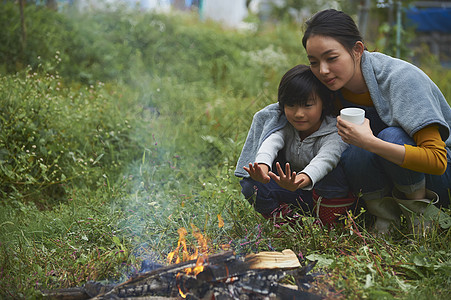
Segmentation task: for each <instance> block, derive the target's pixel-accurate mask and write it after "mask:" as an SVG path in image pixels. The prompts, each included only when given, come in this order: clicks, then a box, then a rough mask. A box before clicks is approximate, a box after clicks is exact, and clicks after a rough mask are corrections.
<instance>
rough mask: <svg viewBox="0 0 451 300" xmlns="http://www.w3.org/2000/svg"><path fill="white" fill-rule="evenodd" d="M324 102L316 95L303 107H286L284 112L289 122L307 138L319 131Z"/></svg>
mask: <svg viewBox="0 0 451 300" xmlns="http://www.w3.org/2000/svg"><path fill="white" fill-rule="evenodd" d="M322 111H323V102H322V101H321V99H320V98H319V97H317V96H316V95H315V94H312V97H311V98H310V100H308V101H307V103H306V104H305V105H303V106H301V105H299V104H295V105H285V107H284V112H285V116H286V117H287V120H288V122H290V124H291V125H293V127H294V128H296V130H298V131H299V136H300V137H301V138H305V137H307V136H309V135H311V134H312V133H313V132H315V131H317V130H318V129H319V127H320V126H321V121H322V120H321V114H322Z"/></svg>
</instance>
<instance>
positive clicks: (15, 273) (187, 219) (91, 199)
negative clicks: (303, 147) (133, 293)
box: [0, 13, 451, 299]
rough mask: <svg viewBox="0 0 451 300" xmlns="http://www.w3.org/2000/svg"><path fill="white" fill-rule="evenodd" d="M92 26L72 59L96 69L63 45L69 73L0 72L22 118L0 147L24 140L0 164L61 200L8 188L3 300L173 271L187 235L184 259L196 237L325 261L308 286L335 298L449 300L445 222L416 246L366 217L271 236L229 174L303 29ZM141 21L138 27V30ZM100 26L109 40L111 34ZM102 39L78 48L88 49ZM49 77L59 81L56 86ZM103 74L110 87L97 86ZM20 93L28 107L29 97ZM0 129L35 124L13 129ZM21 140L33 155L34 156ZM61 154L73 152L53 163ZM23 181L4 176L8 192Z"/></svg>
mask: <svg viewBox="0 0 451 300" xmlns="http://www.w3.org/2000/svg"><path fill="white" fill-rule="evenodd" d="M85 18H86V19H85V22H86V23H85V24H80V25H78V26H79V27H80V28H78V29H77V30H79V31H80V32H83V27H88V28H89V24H90V23H89V22H97V23H95V27H93V28H96V32H97V34H98V35H99V36H101V38H100V37H99V38H98V39H97V40H96V47H97V48H96V47H94V46H93V47H87V48H86V49H85V51H87V52H88V53H87V54H86V55H81V53H79V52H77V57H78V58H79V59H82V58H81V57H85V56H86V57H88V58H89V62H90V63H91V65H92V68H91V69H90V68H88V67H86V69H83V70H82V71H80V70H79V69H78V68H81V67H82V66H87V65H88V62H87V61H82V62H80V63H79V64H77V66H76V67H75V66H74V68H73V69H70V65H71V64H68V63H66V64H65V63H64V62H67V61H68V60H69V59H72V56H70V55H67V56H70V57H67V56H65V55H66V54H65V53H67V52H68V51H70V49H67V50H66V51H61V52H60V53H61V54H60V56H61V60H62V62H61V63H60V64H59V63H58V64H57V63H55V62H54V61H46V62H44V63H43V64H42V65H41V66H40V67H39V68H41V69H38V70H37V71H36V74H35V73H32V72H31V71H30V70H28V71H27V70H26V72H28V74H29V73H31V74H34V75H33V76H29V77H26V76H25V75H24V74H26V73H19V75H8V74H5V75H2V82H3V83H4V84H3V85H2V87H3V88H0V92H1V95H2V98H4V99H9V102H8V103H10V106H9V108H10V109H11V111H12V112H13V113H11V114H9V115H6V114H3V115H2V122H3V123H1V125H2V126H3V127H2V128H3V133H2V134H3V135H2V139H1V141H0V142H1V143H3V144H2V145H3V146H4V145H12V144H11V143H5V142H4V141H5V139H6V138H10V139H11V140H13V141H15V142H16V144H14V145H15V146H14V147H15V148H14V149H15V150H14V151H15V152H14V151H12V150H11V152H14V153H16V155H10V156H7V155H6V152H2V151H0V159H1V161H2V165H3V166H5V165H7V164H10V165H15V166H17V168H16V169H14V170H19V169H20V168H25V169H26V168H32V170H34V171H33V172H34V173H32V172H30V173H29V174H32V175H33V176H34V177H33V178H35V180H34V181H32V180H31V181H30V185H28V187H29V188H30V189H38V190H39V188H41V189H42V186H44V185H46V186H48V189H49V190H47V191H52V192H51V193H50V192H49V193H35V194H32V195H35V197H34V198H33V197H23V195H22V193H23V190H22V189H21V187H22V186H23V184H22V185H21V182H22V181H21V180H16V181H13V182H15V183H17V185H16V186H17V187H16V188H15V189H13V190H11V191H9V192H5V191H3V194H2V198H1V204H2V208H1V209H0V297H1V298H5V299H17V298H19V299H20V298H22V299H30V298H39V297H40V291H41V290H44V289H57V288H65V287H75V286H82V285H83V284H84V283H86V282H87V281H90V280H94V281H101V282H122V281H124V280H125V279H126V278H127V277H129V276H131V275H132V274H135V273H136V272H138V271H139V270H140V264H141V261H142V260H144V259H148V258H150V259H152V260H153V261H155V262H159V263H165V261H166V256H167V255H168V253H170V252H171V251H173V250H174V249H175V248H176V247H177V241H178V238H179V236H178V232H177V231H178V230H179V229H180V228H181V227H184V228H186V229H187V231H188V235H187V237H186V239H187V243H188V246H189V249H190V250H191V251H193V250H194V248H196V247H197V240H196V237H195V234H194V233H195V232H196V230H199V231H200V232H201V233H202V234H203V235H204V236H205V237H206V238H207V241H208V246H209V251H211V252H217V251H221V249H225V248H231V249H233V250H235V251H236V252H238V253H241V254H244V253H249V252H258V251H268V250H270V251H281V250H283V249H286V248H290V249H292V250H293V251H294V252H295V253H297V254H298V255H299V258H300V259H301V260H302V262H303V263H307V262H309V261H312V260H318V263H317V266H316V267H315V269H314V270H313V272H314V273H316V274H317V276H316V277H315V278H316V279H317V280H316V281H315V282H314V284H313V287H312V288H313V289H316V292H317V293H320V294H322V295H324V296H327V297H329V298H334V299H335V298H336V299H340V298H341V299H362V298H366V299H414V298H416V299H423V298H433V299H449V298H450V297H451V290H450V288H449V286H450V283H451V252H450V251H449V245H450V240H451V239H450V235H451V231H450V229H447V230H443V229H440V228H438V227H436V228H435V229H434V230H433V232H432V233H431V234H430V235H429V236H427V237H426V238H422V237H421V238H420V237H412V236H409V235H407V234H406V232H407V230H406V229H407V228H405V226H404V230H403V231H401V232H397V233H395V234H394V235H392V236H389V237H385V238H382V237H375V236H374V235H373V234H372V233H370V232H369V231H368V228H367V224H368V222H367V221H368V220H367V217H366V216H365V214H362V213H361V212H360V211H355V212H353V213H352V214H350V215H349V216H347V217H346V219H345V220H343V223H344V225H343V226H341V227H337V228H333V229H331V230H327V229H325V228H321V227H319V226H317V225H316V224H315V223H314V219H313V218H311V217H304V218H303V220H302V222H303V223H302V225H301V224H296V225H295V226H282V227H281V228H276V227H275V226H274V225H273V224H272V222H271V220H265V219H263V218H262V217H261V216H259V215H258V214H257V213H255V212H254V211H253V209H252V208H251V206H250V205H249V204H248V203H247V201H245V199H244V198H243V196H242V195H241V193H240V185H239V182H238V178H236V177H234V175H233V171H234V169H235V163H236V160H237V158H238V156H239V154H240V151H241V148H242V145H243V143H244V140H245V138H246V135H247V130H248V127H249V125H250V122H251V119H252V115H253V114H254V113H255V112H256V111H257V110H259V109H260V108H262V107H264V106H266V105H267V104H269V103H272V102H274V101H275V97H276V89H277V84H278V81H279V78H280V76H281V75H282V74H283V72H284V71H285V70H286V69H288V68H289V67H290V66H292V65H293V64H295V63H299V62H304V63H305V62H306V61H305V58H304V55H303V50H302V49H301V46H300V39H298V40H296V39H295V38H291V39H289V38H288V37H293V36H295V37H296V36H299V34H300V33H299V32H298V29H297V28H293V27H290V26H287V25H283V24H281V25H280V27H279V26H276V27H275V28H271V29H270V30H267V31H261V32H257V33H241V32H234V31H227V30H223V29H221V28H219V27H218V26H217V25H215V24H204V23H199V22H197V21H196V20H195V19H193V18H190V17H188V18H185V17H181V16H176V17H175V18H171V17H170V16H154V15H146V14H142V15H138V16H136V17H135V16H133V15H127V14H124V15H122V16H121V18H117V15H115V14H114V13H112V14H105V15H103V14H95V15H91V16H85ZM134 18H135V19H134ZM49 19H50V18H49ZM58 20H59V21H61V18H58ZM132 20H134V21H136V22H135V26H130V24H131V21H132ZM68 22H69V21H68ZM110 22H112V23H113V25H114V26H113V25H112V24H111V23H110ZM148 24H151V28H149V27H148V26H149V25H148ZM184 24H190V26H185V25H184ZM107 25H109V26H107ZM103 28H114V30H113V29H111V30H110V31H108V35H106V36H104V35H102V34H103V33H102V32H104V31H103ZM161 28H165V33H167V34H164V33H161V32H160V30H161ZM155 30H156V31H155ZM146 32H149V34H148V35H146V34H145V33H146ZM93 35H94V32H91V33H90V35H89V36H87V37H86V39H85V40H83V38H84V36H83V35H80V36H77V39H80V40H81V41H82V42H83V43H81V44H89V43H90V42H89V41H91V39H92V38H93ZM134 37H136V39H135V38H134ZM175 37H177V38H175ZM110 39H111V43H110ZM126 39H128V40H127V42H126V43H120V42H118V41H124V40H126ZM55 40H57V39H55ZM244 40H245V41H246V43H244V42H243V41H244ZM138 42H141V44H139V43H138ZM103 44H105V45H106V46H105V48H102V47H103V46H102V45H103ZM156 44H158V45H160V48H155V45H156ZM130 45H134V46H133V47H131V48H129V46H130ZM61 47H62V46H61ZM80 49H81V48H78V49H77V51H81V50H80ZM108 49H110V50H111V51H113V53H114V55H115V56H114V57H115V62H114V64H111V65H110V64H107V63H105V61H102V55H103V53H106V52H105V51H107V50H108ZM89 51H93V53H89ZM118 53H128V55H125V56H124V57H123V58H121V57H122V56H121V55H119V54H118ZM88 54H89V55H88ZM96 57H98V58H99V59H100V61H98V62H97V61H95V59H96ZM176 58H177V59H176ZM121 59H122V60H121ZM100 66H104V67H103V68H102V67H100ZM103 69H105V70H103ZM33 70H34V69H33ZM56 71H59V72H61V73H62V74H65V75H64V76H66V77H64V76H63V75H61V76H62V78H61V77H59V76H55V72H56ZM426 71H427V73H428V74H429V75H430V76H431V78H433V79H434V80H435V81H436V82H437V84H438V85H439V87H441V88H442V91H443V93H444V94H445V96H446V97H447V99H451V94H450V93H451V91H449V90H447V89H448V88H449V86H450V82H451V77H450V76H449V72H448V71H446V70H443V69H440V67H438V66H437V67H436V68H429V67H428V68H427V69H426ZM102 72H105V73H102ZM21 74H22V75H21ZM74 74H75V75H74ZM80 74H84V75H83V76H80ZM88 75H89V76H88ZM114 76H116V77H114ZM112 77H113V78H112ZM87 78H88V79H89V80H88V79H87ZM94 78H105V79H108V80H107V81H106V82H105V83H104V84H99V83H98V82H94V84H92V82H90V80H93V79H94ZM25 91H26V92H27V95H28V96H27V97H21V95H24V93H25ZM42 95H44V96H45V97H42ZM24 99H26V101H25V100H24ZM48 99H53V102H50V101H48ZM27 101H29V102H27ZM27 105H30V106H31V105H34V106H31V107H33V108H35V109H37V108H40V109H41V110H40V112H41V113H40V114H38V116H39V117H36V115H35V114H32V113H27V112H28V111H31V110H30V109H27V108H29V107H30V106H27ZM43 108H46V109H47V110H44V109H43ZM2 111H3V112H4V111H5V110H2ZM17 111H20V112H21V114H18V113H17ZM49 112H51V113H49ZM10 116H13V117H10ZM5 120H14V122H10V123H7V122H6V121H5ZM5 124H27V126H24V128H25V129H26V130H25V129H24V130H22V131H17V126H9V127H7V126H5ZM36 124H38V125H36ZM39 124H41V126H42V127H39V126H40V125H39ZM42 124H44V125H42ZM33 126H37V128H38V129H37V130H39V129H42V128H44V129H47V130H48V129H53V130H54V131H52V133H53V135H51V134H47V135H42V134H37V133H33V131H32V130H31V129H30V128H33ZM58 129H59V130H58ZM28 130H31V131H28ZM40 132H41V133H42V132H48V131H45V130H44V131H40ZM58 132H59V135H58ZM30 137H45V138H47V139H48V140H47V141H45V140H44V141H42V142H41V144H42V145H44V144H46V143H47V144H48V143H49V142H51V141H54V140H55V139H56V140H58V139H59V140H58V141H60V142H58V143H53V144H51V145H52V148H51V149H52V151H51V152H50V151H48V149H49V147H47V148H44V147H38V146H40V145H41V144H36V140H31V141H29V138H30ZM38 141H39V140H38ZM22 145H26V146H27V147H29V148H30V149H34V148H33V145H37V146H36V149H39V151H36V153H35V156H33V157H35V158H36V159H35V158H33V159H31V158H30V157H29V156H27V155H26V153H27V152H25V149H28V148H21V147H22ZM3 146H2V147H3ZM59 147H65V148H64V149H60V148H59ZM66 148H67V149H66ZM8 149H13V147H11V146H9V148H8ZM58 150H64V151H65V153H69V152H72V153H74V154H73V155H69V154H68V155H67V156H65V155H59V156H58V155H56V156H55V155H54V154H55V153H57V151H58ZM49 152H50V153H49ZM74 155H75V156H74ZM74 157H75V159H74ZM40 158H42V159H43V160H42V161H44V163H42V164H43V165H44V166H45V165H46V164H47V163H48V164H49V166H50V165H54V163H53V161H54V160H55V159H58V160H59V164H60V165H61V169H64V172H65V174H69V173H70V172H71V173H70V174H71V176H69V175H68V176H67V178H66V179H65V180H63V182H62V181H61V175H60V173H58V177H56V175H55V177H52V176H51V174H53V173H51V172H50V173H45V172H44V171H43V170H47V169H46V168H44V167H42V166H41V165H40V164H38V163H36V161H40V160H39V159H40ZM7 159H8V160H7ZM80 159H81V160H80ZM90 159H91V160H90ZM85 163H86V164H85ZM48 169H49V170H51V169H50V168H48ZM5 170H6V169H5ZM41 171H42V172H41ZM8 174H9V175H10V176H9V175H8ZM15 174H18V175H17V176H19V175H20V176H24V174H28V173H26V172H25V173H23V174H22V173H20V172H18V171H17V172H16V173H15ZM15 174H13V173H6V171H4V173H1V175H2V177H1V180H2V181H1V183H2V184H4V185H6V184H7V183H8V181H7V180H6V179H8V180H12V179H11V178H16V177H14V176H16V175H15ZM6 175H8V176H9V177H8V176H6ZM13 175H14V176H13ZM44 175H45V176H46V177H45V176H44ZM17 178H19V177H17ZM20 178H22V177H20ZM53 187H58V188H57V189H55V190H53ZM26 191H27V193H28V192H29V190H26ZM27 195H28V194H27ZM37 195H38V196H37ZM50 196H51V200H50ZM25 200H27V201H25ZM448 213H449V211H448Z"/></svg>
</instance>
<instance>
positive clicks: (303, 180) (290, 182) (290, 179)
mask: <svg viewBox="0 0 451 300" xmlns="http://www.w3.org/2000/svg"><path fill="white" fill-rule="evenodd" d="M276 168H277V172H279V174H280V176H277V175H276V174H275V173H273V172H269V173H268V175H269V177H271V178H272V179H273V180H274V181H275V182H276V183H277V184H278V185H279V186H280V187H283V188H284V189H287V190H289V191H292V192H294V191H295V190H297V189H300V188H303V187H305V186H307V185H309V184H310V183H311V179H310V177H308V175H306V174H302V173H301V174H296V172H291V169H290V164H289V163H287V164H286V165H285V173H284V172H283V170H282V167H281V166H280V164H279V163H278V162H277V163H276Z"/></svg>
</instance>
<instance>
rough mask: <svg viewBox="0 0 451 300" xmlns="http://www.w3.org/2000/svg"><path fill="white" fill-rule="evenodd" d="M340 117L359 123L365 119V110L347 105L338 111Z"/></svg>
mask: <svg viewBox="0 0 451 300" xmlns="http://www.w3.org/2000/svg"><path fill="white" fill-rule="evenodd" d="M340 117H341V118H342V119H343V120H346V121H348V122H352V123H354V124H357V125H360V124H363V121H365V111H364V110H363V109H361V108H357V107H347V108H343V109H342V110H341V111H340Z"/></svg>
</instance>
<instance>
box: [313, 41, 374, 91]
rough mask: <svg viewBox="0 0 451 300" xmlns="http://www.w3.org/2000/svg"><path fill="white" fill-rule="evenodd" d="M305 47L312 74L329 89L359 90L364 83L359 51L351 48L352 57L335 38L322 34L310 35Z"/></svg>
mask: <svg viewBox="0 0 451 300" xmlns="http://www.w3.org/2000/svg"><path fill="white" fill-rule="evenodd" d="M305 49H306V51H307V57H308V59H309V61H310V69H311V70H312V72H313V74H315V76H316V77H317V78H318V79H319V80H320V81H321V82H322V83H323V84H324V85H326V86H327V87H328V88H329V89H330V90H332V91H336V90H339V89H341V88H342V87H346V88H347V89H349V90H351V91H353V92H359V89H360V88H361V86H362V84H363V85H364V84H365V83H364V80H363V77H362V76H361V72H360V57H361V53H360V52H359V51H354V50H353V51H354V52H355V53H353V54H354V57H353V56H351V54H350V53H349V52H348V50H346V49H345V48H344V47H343V45H342V44H340V43H339V42H338V41H337V40H336V39H334V38H332V37H328V36H322V35H313V36H311V37H310V38H309V39H308V40H307V43H306V47H305ZM362 52H363V50H362Z"/></svg>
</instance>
